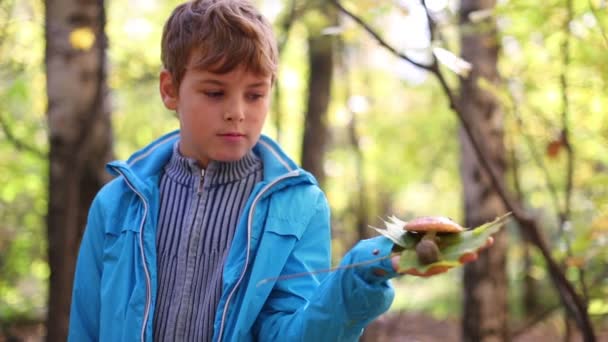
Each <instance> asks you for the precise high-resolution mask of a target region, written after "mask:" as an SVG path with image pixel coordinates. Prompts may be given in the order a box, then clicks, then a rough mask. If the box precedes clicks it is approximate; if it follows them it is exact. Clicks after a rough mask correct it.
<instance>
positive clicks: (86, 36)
mask: <svg viewBox="0 0 608 342" xmlns="http://www.w3.org/2000/svg"><path fill="white" fill-rule="evenodd" d="M70 44H72V47H73V48H74V49H76V50H85V51H86V50H89V49H91V47H92V46H93V44H95V32H93V30H92V29H91V28H90V27H79V28H77V29H75V30H73V31H72V32H70Z"/></svg>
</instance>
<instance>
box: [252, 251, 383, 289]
mask: <svg viewBox="0 0 608 342" xmlns="http://www.w3.org/2000/svg"><path fill="white" fill-rule="evenodd" d="M392 256H393V254H389V255H386V256H383V257H380V258H376V259H371V260H367V261H361V262H357V263H354V264H349V265H344V266H336V267H331V268H326V269H321V270H314V271H310V272H300V273H293V274H286V275H282V276H279V277H271V278H266V279H262V280H260V281H259V282H258V284H257V285H256V286H262V285H264V284H266V283H270V282H275V281H280V280H287V279H293V278H299V277H303V276H307V275H311V274H320V273H329V272H333V271H339V270H346V269H349V268H355V267H358V266H364V265H369V264H373V263H376V262H378V261H382V260H384V259H388V258H391V257H392Z"/></svg>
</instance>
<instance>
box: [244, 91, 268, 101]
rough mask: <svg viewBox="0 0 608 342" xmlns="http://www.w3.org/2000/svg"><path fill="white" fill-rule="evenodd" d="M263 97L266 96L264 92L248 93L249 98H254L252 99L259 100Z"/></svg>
mask: <svg viewBox="0 0 608 342" xmlns="http://www.w3.org/2000/svg"><path fill="white" fill-rule="evenodd" d="M263 97H264V94H261V93H260V94H257V93H253V94H249V95H247V98H248V99H249V100H252V101H255V100H259V99H261V98H263Z"/></svg>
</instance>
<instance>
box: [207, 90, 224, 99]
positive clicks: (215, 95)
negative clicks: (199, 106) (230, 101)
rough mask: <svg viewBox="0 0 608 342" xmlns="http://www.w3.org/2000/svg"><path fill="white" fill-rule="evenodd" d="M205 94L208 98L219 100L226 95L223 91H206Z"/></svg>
mask: <svg viewBox="0 0 608 342" xmlns="http://www.w3.org/2000/svg"><path fill="white" fill-rule="evenodd" d="M204 93H205V95H206V96H207V97H210V98H219V97H222V96H223V95H224V92H221V91H205V92H204Z"/></svg>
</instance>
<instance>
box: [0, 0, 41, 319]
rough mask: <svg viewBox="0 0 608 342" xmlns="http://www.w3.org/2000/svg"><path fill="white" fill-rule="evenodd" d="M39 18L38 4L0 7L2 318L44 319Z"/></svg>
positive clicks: (0, 245)
mask: <svg viewBox="0 0 608 342" xmlns="http://www.w3.org/2000/svg"><path fill="white" fill-rule="evenodd" d="M41 15H42V7H41V4H40V3H38V2H34V1H4V2H2V3H0V22H1V23H2V24H1V25H0V26H1V27H2V28H1V29H0V102H1V103H2V106H1V107H0V122H1V123H2V131H1V132H2V133H0V136H2V138H1V139H0V155H1V156H2V158H0V184H2V187H0V321H6V320H7V319H10V318H11V317H15V316H34V317H42V314H43V311H44V307H45V305H46V281H47V279H48V276H49V275H48V266H47V264H46V241H45V239H44V236H45V229H44V214H45V212H46V203H47V198H46V197H47V196H46V193H47V190H46V178H47V162H46V160H45V157H44V155H45V151H46V137H45V124H44V107H45V97H44V95H42V96H41V94H44V93H45V84H44V75H43V73H42V70H43V57H42V56H43V49H44V42H43V41H42V40H41V39H40V38H41V37H42V36H43V34H42V28H43V24H42V16H41ZM9 138H10V139H9Z"/></svg>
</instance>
